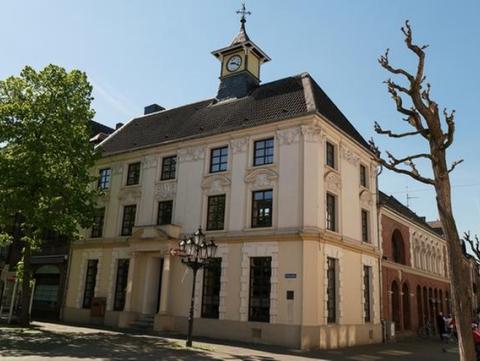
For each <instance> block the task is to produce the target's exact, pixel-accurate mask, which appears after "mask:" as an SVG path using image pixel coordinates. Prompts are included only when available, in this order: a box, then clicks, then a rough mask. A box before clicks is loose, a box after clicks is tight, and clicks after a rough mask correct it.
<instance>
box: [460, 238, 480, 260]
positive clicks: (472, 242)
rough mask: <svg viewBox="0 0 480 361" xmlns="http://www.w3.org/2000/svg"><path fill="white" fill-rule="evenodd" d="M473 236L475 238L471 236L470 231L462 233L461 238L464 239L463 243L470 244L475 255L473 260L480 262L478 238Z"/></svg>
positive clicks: (479, 242)
mask: <svg viewBox="0 0 480 361" xmlns="http://www.w3.org/2000/svg"><path fill="white" fill-rule="evenodd" d="M474 237H475V239H473V238H472V236H471V235H470V232H465V233H464V234H463V240H464V241H465V243H468V244H469V245H470V249H471V250H472V252H473V254H474V256H475V262H477V263H480V240H479V239H478V236H477V235H475V236H474Z"/></svg>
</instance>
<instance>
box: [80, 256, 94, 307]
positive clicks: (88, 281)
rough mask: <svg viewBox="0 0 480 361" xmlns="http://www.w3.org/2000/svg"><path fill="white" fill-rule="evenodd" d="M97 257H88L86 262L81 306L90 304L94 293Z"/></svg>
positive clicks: (89, 305)
mask: <svg viewBox="0 0 480 361" xmlns="http://www.w3.org/2000/svg"><path fill="white" fill-rule="evenodd" d="M97 266H98V259H89V260H88V264H87V275H86V277H85V290H84V291H83V308H90V307H91V306H92V299H93V297H94V294H95V284H96V282H97Z"/></svg>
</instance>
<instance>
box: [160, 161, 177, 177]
mask: <svg viewBox="0 0 480 361" xmlns="http://www.w3.org/2000/svg"><path fill="white" fill-rule="evenodd" d="M176 171H177V156H176V155H172V156H171V157H165V158H163V160H162V174H161V176H160V180H168V179H175V173H176Z"/></svg>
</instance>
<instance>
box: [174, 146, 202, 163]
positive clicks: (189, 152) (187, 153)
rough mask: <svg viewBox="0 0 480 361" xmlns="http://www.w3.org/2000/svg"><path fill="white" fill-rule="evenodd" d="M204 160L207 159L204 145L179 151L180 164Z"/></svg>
mask: <svg viewBox="0 0 480 361" xmlns="http://www.w3.org/2000/svg"><path fill="white" fill-rule="evenodd" d="M203 158H205V147H204V146H203V145H199V146H196V147H189V148H184V149H179V151H178V160H179V161H180V162H192V161H196V160H200V159H203Z"/></svg>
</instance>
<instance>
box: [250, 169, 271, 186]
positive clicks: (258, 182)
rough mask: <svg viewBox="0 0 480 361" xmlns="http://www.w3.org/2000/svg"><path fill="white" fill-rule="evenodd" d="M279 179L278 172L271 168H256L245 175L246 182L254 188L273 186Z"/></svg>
mask: <svg viewBox="0 0 480 361" xmlns="http://www.w3.org/2000/svg"><path fill="white" fill-rule="evenodd" d="M277 179H278V173H277V172H276V171H274V170H273V169H270V168H259V169H254V170H253V171H251V172H250V173H248V174H247V175H246V176H245V183H250V184H251V185H252V187H253V188H261V187H269V186H273V185H274V184H275V183H276V181H277Z"/></svg>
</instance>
